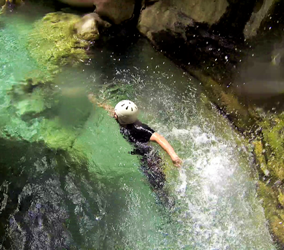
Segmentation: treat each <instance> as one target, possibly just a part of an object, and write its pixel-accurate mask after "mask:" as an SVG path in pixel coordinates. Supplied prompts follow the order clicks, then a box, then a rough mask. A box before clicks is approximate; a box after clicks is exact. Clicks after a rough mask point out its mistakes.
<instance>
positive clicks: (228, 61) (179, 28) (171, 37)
mask: <svg viewBox="0 0 284 250" xmlns="http://www.w3.org/2000/svg"><path fill="white" fill-rule="evenodd" d="M204 15H205V14H204ZM156 20H159V22H157V21H156ZM138 29H139V31H140V32H141V33H142V34H144V35H145V36H147V37H148V38H149V39H150V40H151V42H152V43H153V44H154V45H155V46H156V47H157V49H159V50H161V51H163V52H164V53H166V54H167V55H168V56H170V57H171V58H173V59H174V60H175V61H177V62H178V63H180V64H182V65H191V66H192V65H194V67H198V68H202V70H204V73H206V74H210V75H211V76H212V77H213V78H214V79H215V80H220V79H221V78H229V77H230V73H228V72H232V68H233V67H234V65H235V64H236V63H237V61H238V60H239V55H238V52H237V51H236V50H235V48H236V42H235V41H234V40H233V39H230V38H229V37H223V36H221V35H219V34H218V35H216V34H215V33H216V32H215V33H214V32H213V31H212V30H210V23H203V22H202V23H201V22H198V21H196V20H195V19H193V18H192V17H191V16H189V15H187V14H186V13H185V12H183V9H181V8H177V7H176V6H174V5H170V4H167V2H163V1H160V2H157V3H154V4H152V5H150V6H148V7H146V8H145V9H144V10H143V11H142V13H141V15H140V19H139V22H138Z"/></svg>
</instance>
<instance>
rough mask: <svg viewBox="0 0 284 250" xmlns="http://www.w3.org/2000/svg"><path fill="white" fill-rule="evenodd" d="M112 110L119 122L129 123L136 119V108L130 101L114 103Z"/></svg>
mask: <svg viewBox="0 0 284 250" xmlns="http://www.w3.org/2000/svg"><path fill="white" fill-rule="evenodd" d="M114 112H115V113H116V115H117V119H118V122H119V123H120V124H123V125H126V124H131V123H134V122H136V120H137V116H138V108H137V106H136V105H135V103H134V102H132V101H129V100H123V101H120V102H119V103H118V104H116V106H115V108H114Z"/></svg>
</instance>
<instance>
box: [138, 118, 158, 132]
mask: <svg viewBox="0 0 284 250" xmlns="http://www.w3.org/2000/svg"><path fill="white" fill-rule="evenodd" d="M135 127H136V128H138V129H141V130H147V131H150V132H151V133H154V132H155V131H154V129H152V128H151V127H150V126H148V125H147V124H146V123H142V122H141V121H136V122H135Z"/></svg>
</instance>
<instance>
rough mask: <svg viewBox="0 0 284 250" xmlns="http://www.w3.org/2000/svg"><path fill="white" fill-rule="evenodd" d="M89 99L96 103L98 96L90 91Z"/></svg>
mask: <svg viewBox="0 0 284 250" xmlns="http://www.w3.org/2000/svg"><path fill="white" fill-rule="evenodd" d="M88 99H89V101H90V102H91V103H93V104H95V103H96V102H97V101H96V97H95V95H94V94H93V93H90V94H88Z"/></svg>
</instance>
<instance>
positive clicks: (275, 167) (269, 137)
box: [260, 113, 284, 181]
mask: <svg viewBox="0 0 284 250" xmlns="http://www.w3.org/2000/svg"><path fill="white" fill-rule="evenodd" d="M260 126H261V127H262V134H263V138H264V141H265V145H266V150H265V151H266V158H267V159H268V160H267V166H268V169H269V171H271V173H272V174H273V175H274V177H275V178H276V179H279V180H281V181H283V180H284V154H283V152H284V113H282V114H280V115H273V116H270V117H267V118H265V119H264V121H263V122H261V123H260Z"/></svg>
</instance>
